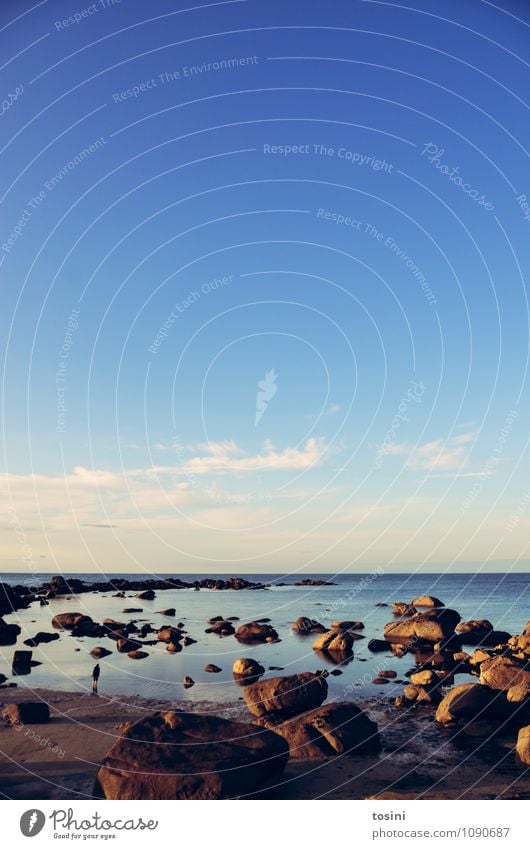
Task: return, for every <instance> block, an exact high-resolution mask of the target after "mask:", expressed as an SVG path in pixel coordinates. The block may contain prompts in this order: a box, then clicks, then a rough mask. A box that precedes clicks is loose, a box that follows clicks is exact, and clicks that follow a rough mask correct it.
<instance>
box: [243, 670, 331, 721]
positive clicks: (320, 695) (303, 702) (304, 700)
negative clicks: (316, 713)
mask: <svg viewBox="0 0 530 849" xmlns="http://www.w3.org/2000/svg"><path fill="white" fill-rule="evenodd" d="M243 693H244V697H245V702H246V705H247V707H248V709H249V711H250V713H252V714H253V715H254V716H266V715H267V714H269V713H280V714H281V715H282V716H283V717H288V716H293V715H295V714H297V713H301V712H302V711H304V710H311V709H312V708H315V707H318V706H319V705H321V704H322V702H323V701H324V700H325V698H326V696H327V694H328V685H327V682H326V680H325V679H324V678H323V677H322V675H321V674H320V673H318V672H316V673H314V672H301V673H300V674H298V675H286V676H283V677H282V676H278V677H277V678H268V679H267V680H266V681H258V682H257V683H256V684H250V685H249V686H248V687H245V689H244V691H243Z"/></svg>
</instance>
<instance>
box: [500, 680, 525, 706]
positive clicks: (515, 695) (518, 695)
mask: <svg viewBox="0 0 530 849" xmlns="http://www.w3.org/2000/svg"><path fill="white" fill-rule="evenodd" d="M506 698H507V699H508V701H509V702H513V703H514V704H522V703H523V702H527V701H529V700H530V687H529V686H528V685H526V684H515V685H514V686H513V687H509V688H508V690H507V691H506Z"/></svg>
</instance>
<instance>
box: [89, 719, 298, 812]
mask: <svg viewBox="0 0 530 849" xmlns="http://www.w3.org/2000/svg"><path fill="white" fill-rule="evenodd" d="M288 755H289V747H288V745H287V743H286V741H285V740H284V739H283V738H282V737H281V736H280V735H279V734H275V733H274V732H272V731H267V730H263V731H262V732H261V733H259V734H256V728H255V726H252V725H250V724H248V723H242V722H231V721H229V720H227V719H221V718H220V717H217V716H209V715H201V714H194V713H178V712H176V711H166V712H164V713H155V714H153V715H152V716H148V717H145V718H144V719H141V720H139V721H137V722H134V723H132V724H130V725H128V726H127V728H126V729H124V731H123V732H122V735H121V737H120V738H119V739H118V740H117V741H116V743H115V744H114V745H113V747H112V748H111V750H110V751H109V753H108V754H107V756H106V758H105V760H104V761H103V764H102V766H101V768H100V770H99V772H98V776H97V782H96V788H95V795H96V796H98V797H100V798H105V799H138V800H140V799H233V798H237V797H238V796H243V795H245V796H246V795H248V794H249V793H252V792H253V791H254V790H256V789H257V788H258V787H259V785H260V784H261V783H262V782H264V781H266V780H268V779H271V778H273V777H274V776H276V775H278V774H279V773H281V772H282V770H283V769H284V767H285V765H286V763H287V758H288Z"/></svg>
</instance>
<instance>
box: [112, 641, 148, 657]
mask: <svg viewBox="0 0 530 849" xmlns="http://www.w3.org/2000/svg"><path fill="white" fill-rule="evenodd" d="M141 645H142V643H140V642H139V641H138V640H129V639H120V640H118V642H117V643H116V648H117V650H118V651H119V653H120V654H129V652H131V651H136V650H137V649H139V648H140V646H141Z"/></svg>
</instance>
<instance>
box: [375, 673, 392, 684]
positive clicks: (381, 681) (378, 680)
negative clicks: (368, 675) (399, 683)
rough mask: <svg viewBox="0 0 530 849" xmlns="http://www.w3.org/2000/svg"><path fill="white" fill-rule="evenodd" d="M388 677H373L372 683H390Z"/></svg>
mask: <svg viewBox="0 0 530 849" xmlns="http://www.w3.org/2000/svg"><path fill="white" fill-rule="evenodd" d="M388 683H389V681H388V678H382V677H381V676H380V675H378V676H377V677H376V678H372V684H388Z"/></svg>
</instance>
